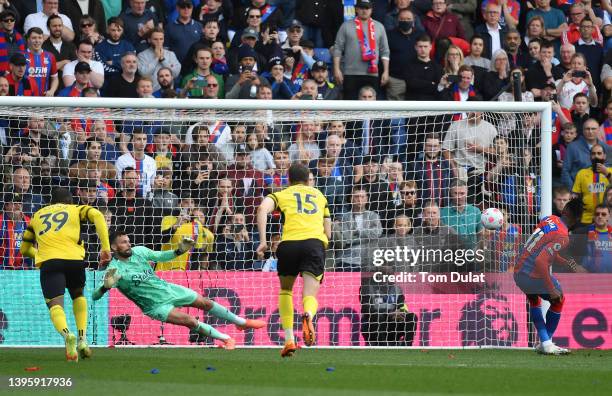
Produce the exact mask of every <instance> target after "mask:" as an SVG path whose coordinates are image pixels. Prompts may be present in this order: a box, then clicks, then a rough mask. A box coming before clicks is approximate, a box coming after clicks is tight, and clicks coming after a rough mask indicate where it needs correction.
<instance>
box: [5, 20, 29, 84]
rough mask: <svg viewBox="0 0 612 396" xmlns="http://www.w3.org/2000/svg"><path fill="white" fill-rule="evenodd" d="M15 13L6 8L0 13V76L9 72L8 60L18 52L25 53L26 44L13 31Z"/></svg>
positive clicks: (16, 32)
mask: <svg viewBox="0 0 612 396" xmlns="http://www.w3.org/2000/svg"><path fill="white" fill-rule="evenodd" d="M16 23H17V13H16V12H15V11H13V10H12V9H10V8H8V9H6V10H4V11H2V13H0V27H1V29H0V74H1V73H4V72H8V71H9V59H11V56H13V55H14V54H16V53H18V52H21V53H23V52H25V49H26V42H25V40H24V38H23V36H22V35H21V34H20V33H19V32H18V31H17V30H16V29H15V24H16Z"/></svg>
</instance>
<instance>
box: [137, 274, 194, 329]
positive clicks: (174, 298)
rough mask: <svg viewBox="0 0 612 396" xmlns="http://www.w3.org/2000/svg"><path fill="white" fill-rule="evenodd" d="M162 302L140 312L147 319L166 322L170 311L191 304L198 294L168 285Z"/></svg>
mask: <svg viewBox="0 0 612 396" xmlns="http://www.w3.org/2000/svg"><path fill="white" fill-rule="evenodd" d="M164 297H165V298H164V300H163V301H161V302H160V303H159V304H156V305H154V306H152V307H150V308H147V309H143V310H142V312H143V313H144V314H145V315H147V316H148V317H150V318H152V319H155V320H159V321H161V322H166V321H167V320H168V315H170V311H172V310H173V309H174V308H177V307H184V306H187V305H191V304H193V302H194V301H195V300H196V299H197V298H198V293H196V292H195V291H193V290H191V289H188V288H186V287H183V286H180V285H175V284H173V283H169V284H168V286H167V287H166V289H165V291H164Z"/></svg>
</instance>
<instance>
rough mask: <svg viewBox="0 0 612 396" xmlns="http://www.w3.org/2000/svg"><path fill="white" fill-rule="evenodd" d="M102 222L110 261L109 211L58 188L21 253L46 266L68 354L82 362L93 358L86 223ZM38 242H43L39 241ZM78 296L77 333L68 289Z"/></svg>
mask: <svg viewBox="0 0 612 396" xmlns="http://www.w3.org/2000/svg"><path fill="white" fill-rule="evenodd" d="M83 221H90V222H92V223H94V225H95V226H96V232H97V234H98V237H99V238H100V242H101V253H100V264H101V265H106V264H107V263H108V262H110V259H111V253H110V244H109V241H108V228H107V227H106V221H105V220H104V215H103V214H102V213H100V211H99V210H97V209H95V208H93V207H91V206H87V205H74V204H73V203H72V194H71V193H70V191H68V190H67V189H65V188H55V189H53V191H52V193H51V204H50V205H47V206H45V207H43V208H41V209H39V210H38V211H37V212H36V213H34V215H33V216H32V219H31V220H30V224H29V225H28V228H27V229H26V232H25V233H24V235H23V242H22V244H21V248H20V250H21V254H23V255H24V256H27V257H32V258H34V259H35V263H36V266H37V267H38V268H40V285H41V287H42V292H43V296H44V297H45V302H46V303H47V307H49V313H50V315H51V322H53V326H54V327H55V329H56V330H57V331H58V332H59V333H60V334H61V335H62V336H63V337H64V342H65V344H66V359H68V360H72V361H78V359H79V355H80V356H81V357H82V358H86V357H90V356H91V350H90V349H89V346H88V345H87V338H86V335H85V332H86V330H87V300H86V299H85V296H83V287H84V286H85V262H84V260H83V259H84V257H85V249H84V247H83V242H82V241H81V222H83ZM34 244H36V245H37V247H35V246H34ZM65 289H68V292H69V293H70V297H71V298H72V306H73V312H74V318H75V321H76V325H77V330H78V340H77V337H76V336H75V335H74V334H73V333H71V332H70V330H68V324H67V322H66V313H65V312H64V293H65Z"/></svg>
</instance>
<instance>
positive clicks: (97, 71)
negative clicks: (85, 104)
mask: <svg viewBox="0 0 612 396" xmlns="http://www.w3.org/2000/svg"><path fill="white" fill-rule="evenodd" d="M93 54H94V49H93V44H92V43H91V42H90V41H81V42H80V43H79V46H78V47H77V58H76V59H75V60H73V61H72V62H70V63H67V64H66V66H64V70H63V75H62V81H63V82H64V86H65V87H69V86H70V85H72V84H73V83H74V67H75V66H76V64H77V63H79V62H85V63H88V64H89V67H90V68H91V73H90V75H89V79H90V81H91V84H92V85H93V86H94V88H102V85H104V65H102V63H101V62H98V61H95V60H93V59H92V58H93Z"/></svg>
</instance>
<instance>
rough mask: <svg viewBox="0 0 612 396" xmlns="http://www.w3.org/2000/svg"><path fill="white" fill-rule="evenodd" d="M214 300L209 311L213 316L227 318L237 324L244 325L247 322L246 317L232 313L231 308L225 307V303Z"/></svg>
mask: <svg viewBox="0 0 612 396" xmlns="http://www.w3.org/2000/svg"><path fill="white" fill-rule="evenodd" d="M211 302H212V305H213V306H212V308H211V309H210V310H209V311H208V313H210V314H211V315H212V316H215V317H217V318H220V319H225V320H227V321H228V322H232V323H234V324H237V325H243V324H245V323H246V319H244V318H241V317H240V316H238V315H235V314H234V313H232V312H231V311H230V310H229V309H227V308H225V307H224V306H223V305H220V304H217V303H216V302H214V301H211Z"/></svg>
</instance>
